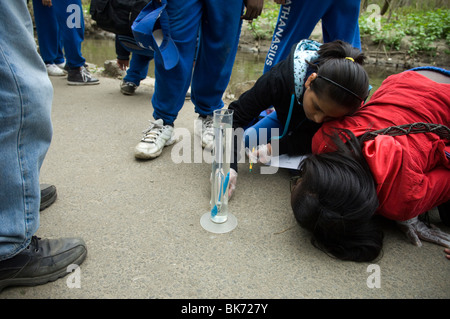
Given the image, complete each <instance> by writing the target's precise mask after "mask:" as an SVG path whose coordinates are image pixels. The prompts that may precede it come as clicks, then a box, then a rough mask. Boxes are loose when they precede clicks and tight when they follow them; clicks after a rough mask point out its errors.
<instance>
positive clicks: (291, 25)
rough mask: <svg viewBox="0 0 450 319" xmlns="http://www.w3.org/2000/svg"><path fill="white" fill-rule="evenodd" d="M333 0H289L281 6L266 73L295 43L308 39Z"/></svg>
mask: <svg viewBox="0 0 450 319" xmlns="http://www.w3.org/2000/svg"><path fill="white" fill-rule="evenodd" d="M331 2H333V0H321V1H306V0H297V1H287V3H286V5H282V6H281V7H280V12H279V14H278V20H277V25H276V26H275V30H274V32H273V37H272V43H271V45H270V47H269V51H268V52H267V56H266V60H265V63H264V73H266V72H267V71H269V70H270V69H271V68H272V67H273V66H274V65H275V64H277V63H278V62H280V61H281V60H284V59H285V58H286V57H287V56H288V55H289V52H290V51H291V48H292V46H293V45H294V44H296V43H298V42H300V40H303V39H308V38H309V36H310V35H311V33H312V31H313V30H314V27H315V26H316V24H317V22H319V20H320V19H321V18H322V15H323V14H324V13H325V12H326V10H327V8H328V7H329V6H330V4H331Z"/></svg>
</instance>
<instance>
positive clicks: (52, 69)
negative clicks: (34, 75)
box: [45, 64, 66, 76]
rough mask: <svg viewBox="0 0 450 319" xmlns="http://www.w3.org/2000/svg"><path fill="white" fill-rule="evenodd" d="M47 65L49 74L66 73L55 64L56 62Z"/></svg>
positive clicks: (60, 74) (61, 74)
mask: <svg viewBox="0 0 450 319" xmlns="http://www.w3.org/2000/svg"><path fill="white" fill-rule="evenodd" d="M45 66H46V67H47V73H48V75H51V76H64V75H66V73H65V72H64V71H63V70H61V69H60V68H59V67H57V66H56V64H46V65H45Z"/></svg>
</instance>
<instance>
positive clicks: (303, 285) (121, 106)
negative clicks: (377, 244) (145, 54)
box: [0, 78, 450, 299]
mask: <svg viewBox="0 0 450 319" xmlns="http://www.w3.org/2000/svg"><path fill="white" fill-rule="evenodd" d="M52 82H53V84H54V90H55V94H54V103H53V125H54V138H53V142H52V145H51V147H50V150H49V152H48V155H47V157H46V160H45V163H44V166H43V167H42V173H41V182H43V183H53V184H55V185H56V186H57V189H58V199H57V201H56V202H55V203H54V204H53V206H51V207H49V208H48V209H46V210H45V211H43V212H42V214H41V227H40V229H39V231H38V235H39V236H41V237H62V236H81V237H83V238H84V239H85V241H86V243H87V246H88V257H87V259H86V261H85V262H84V264H82V265H81V268H80V269H79V270H78V273H77V276H78V277H76V276H75V273H74V275H73V276H72V277H70V276H69V277H66V278H63V279H59V280H57V281H55V282H53V283H49V284H46V285H42V286H38V287H31V288H24V287H17V288H9V289H6V290H4V292H3V293H2V294H0V298H158V299H170V298H182V299H184V298H233V299H235V298H237V299H241V298H256V299H258V298H269V299H272V298H274V299H275V298H276V299H278V298H449V297H450V283H449V278H450V262H449V261H448V260H446V259H445V258H444V254H443V248H442V247H439V246H436V245H433V244H429V243H424V245H423V247H421V248H417V247H414V246H413V245H411V244H410V243H408V242H407V241H406V239H405V238H404V237H403V234H401V233H400V232H399V231H397V230H396V229H395V228H394V227H392V225H390V224H386V225H384V226H383V227H384V230H385V236H386V239H385V245H384V256H383V258H382V259H381V260H379V261H378V262H376V263H375V265H376V266H375V267H379V268H376V270H375V271H370V272H368V266H370V264H369V263H353V262H342V261H338V260H335V259H333V258H330V257H328V256H327V255H326V254H324V253H322V252H321V251H319V250H317V249H316V248H314V247H313V246H312V245H311V243H310V237H309V234H308V233H307V232H306V231H304V230H303V229H301V228H300V227H299V226H298V225H297V224H296V222H295V220H294V217H293V214H292V212H291V210H290V204H289V195H290V194H289V181H288V180H289V173H288V172H287V171H285V170H280V171H278V173H277V174H274V175H261V174H258V167H256V169H253V173H249V172H248V170H247V169H246V165H244V164H241V165H242V169H240V175H239V180H238V188H237V191H236V194H235V196H234V198H233V199H232V200H231V202H230V211H232V212H233V214H234V215H235V216H236V217H237V220H238V226H237V228H236V229H234V230H233V231H232V232H230V233H226V234H214V233H210V232H208V231H205V230H204V229H203V228H202V226H201V225H200V218H201V216H202V215H203V214H204V213H205V212H207V211H208V210H209V195H210V194H209V191H210V187H209V175H210V172H211V167H210V164H207V163H181V164H175V163H174V162H173V161H172V156H171V155H172V154H171V151H172V149H173V148H174V147H175V146H171V147H169V148H167V149H165V151H164V152H163V154H162V155H161V156H160V157H159V158H157V159H155V160H152V161H138V160H135V159H134V156H133V148H134V146H135V145H136V143H137V142H138V141H139V139H140V137H141V131H142V130H143V129H145V128H146V127H147V124H148V122H147V120H148V119H150V118H151V114H152V107H151V104H150V97H151V94H152V88H151V87H150V86H147V85H144V86H143V87H141V88H139V89H138V91H137V94H136V95H135V96H124V95H122V94H121V93H120V92H119V80H116V79H111V78H101V84H100V85H97V86H89V87H70V86H68V85H67V84H66V80H65V79H64V78H52ZM196 117H197V116H196V115H195V113H194V111H193V105H192V103H191V102H190V101H186V104H185V106H184V108H183V110H182V112H181V114H180V116H179V119H177V121H176V123H175V124H176V127H179V128H181V127H185V128H187V129H188V130H189V132H191V133H192V132H193V123H194V120H195V119H196ZM192 140H193V136H192ZM436 221H437V222H438V223H440V221H439V219H438V217H436ZM440 225H441V224H440ZM443 229H446V230H447V231H450V229H449V228H448V227H447V228H443ZM370 269H371V268H369V270H370ZM378 274H379V275H380V276H379V278H380V279H381V287H380V288H376V287H374V288H370V287H369V286H368V284H367V280H368V278H369V276H372V277H375V276H376V275H378ZM68 278H71V279H72V280H71V281H69V283H68V282H67V279H68ZM78 279H79V280H78ZM369 282H373V281H371V280H369ZM77 284H80V285H81V287H80V288H77Z"/></svg>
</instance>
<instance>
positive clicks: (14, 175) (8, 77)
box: [0, 0, 53, 260]
mask: <svg viewBox="0 0 450 319" xmlns="http://www.w3.org/2000/svg"><path fill="white" fill-rule="evenodd" d="M52 99H53V88H52V84H51V82H50V80H49V78H48V75H47V71H46V68H45V65H44V63H43V61H42V59H41V57H40V56H39V54H38V53H37V51H36V43H35V41H34V36H33V25H32V21H31V18H30V14H29V12H28V8H27V6H26V0H14V1H7V0H1V1H0V260H4V259H8V258H11V257H12V256H14V255H15V254H17V253H18V252H20V251H21V250H22V249H24V248H25V247H27V246H28V244H29V242H30V240H31V237H32V236H33V235H34V234H35V232H36V231H37V229H38V227H39V207H40V188H39V171H40V167H41V165H42V161H43V160H44V157H45V154H46V153H47V150H48V148H49V145H50V141H51V138H52V123H51V119H50V113H51V105H52Z"/></svg>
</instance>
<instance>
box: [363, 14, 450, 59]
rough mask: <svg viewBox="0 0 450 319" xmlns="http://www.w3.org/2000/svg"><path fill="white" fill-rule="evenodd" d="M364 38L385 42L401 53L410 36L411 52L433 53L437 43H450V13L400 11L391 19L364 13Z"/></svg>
mask: <svg viewBox="0 0 450 319" xmlns="http://www.w3.org/2000/svg"><path fill="white" fill-rule="evenodd" d="M359 25H360V32H361V35H362V36H364V35H366V36H370V37H371V39H372V40H373V41H374V42H375V43H380V42H382V43H384V44H385V45H386V46H388V47H389V48H391V49H396V50H399V48H400V43H401V40H402V39H403V38H404V37H405V36H409V39H410V42H411V44H410V47H409V53H410V54H415V53H417V52H420V51H429V52H433V51H435V50H436V47H434V46H433V42H435V41H437V40H445V41H446V43H447V45H449V44H450V10H449V9H436V10H434V11H418V10H412V9H411V8H400V9H398V10H396V12H394V13H392V15H391V16H390V17H385V16H379V15H377V14H375V13H374V12H363V13H362V14H361V16H360V18H359Z"/></svg>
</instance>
